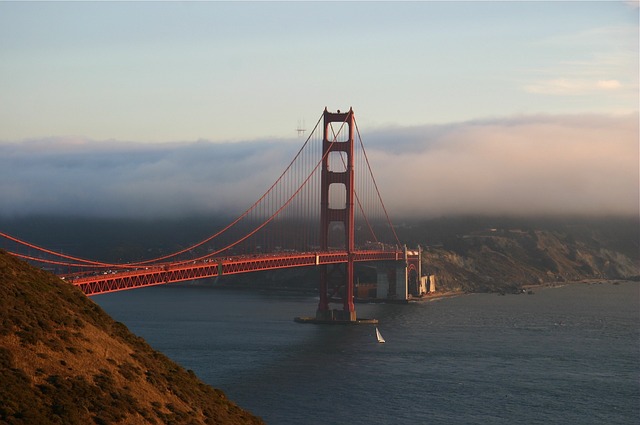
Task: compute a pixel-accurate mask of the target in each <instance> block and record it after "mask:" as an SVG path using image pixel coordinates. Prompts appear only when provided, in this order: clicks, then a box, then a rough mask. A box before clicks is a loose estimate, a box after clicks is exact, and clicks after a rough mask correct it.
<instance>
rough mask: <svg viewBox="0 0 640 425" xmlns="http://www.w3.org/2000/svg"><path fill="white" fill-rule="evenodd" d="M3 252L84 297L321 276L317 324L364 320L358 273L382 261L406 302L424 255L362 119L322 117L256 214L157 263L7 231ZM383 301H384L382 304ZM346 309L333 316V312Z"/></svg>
mask: <svg viewBox="0 0 640 425" xmlns="http://www.w3.org/2000/svg"><path fill="white" fill-rule="evenodd" d="M0 237H1V238H2V239H3V243H4V248H5V249H6V250H7V251H8V252H10V253H11V254H13V255H15V256H16V257H19V258H22V259H24V260H27V261H29V262H32V263H36V264H39V265H42V266H46V267H55V268H56V270H58V272H57V273H58V274H59V275H60V276H61V277H62V278H64V279H66V280H67V281H69V282H72V283H73V284H74V285H76V286H78V287H79V288H80V289H81V290H82V291H83V292H84V293H85V294H87V295H94V294H102V293H107V292H114V291H121V290H126V289H133V288H140V287H145V286H152V285H162V284H168V283H172V282H180V281H188V280H195V279H205V278H212V277H216V276H223V275H230V274H239V273H247V272H254V271H261V270H274V269H283V268H291V267H308V266H312V267H318V268H319V271H320V282H319V296H320V301H319V304H318V309H317V312H316V318H317V319H318V320H323V321H324V320H337V321H356V320H357V319H356V312H355V307H354V304H353V300H354V264H355V263H357V262H375V263H376V269H377V270H378V278H377V280H378V282H377V283H378V294H379V295H378V296H382V297H389V298H403V297H404V298H406V296H407V287H408V284H407V280H408V279H416V278H419V276H420V258H419V256H420V255H419V251H418V252H415V251H407V250H406V248H402V247H401V243H400V241H399V240H398V237H397V235H396V233H395V231H394V228H393V225H392V224H391V221H390V219H389V216H388V214H387V210H386V208H385V206H384V203H383V202H382V197H381V195H380V192H379V190H378V186H377V184H376V181H375V178H374V175H373V172H372V171H371V167H370V164H369V159H368V158H367V155H366V152H365V150H364V145H363V143H362V138H361V135H360V131H359V129H358V126H357V124H356V121H355V116H354V113H353V110H352V109H350V110H349V111H348V112H340V111H339V110H338V111H337V112H335V113H332V112H329V111H327V109H326V108H325V110H324V112H323V114H322V115H321V116H320V118H319V119H318V121H317V123H316V124H315V127H314V129H313V130H312V131H311V132H310V134H309V136H308V137H307V139H306V141H305V143H304V144H303V146H302V147H301V148H300V150H299V151H298V153H297V154H296V155H295V157H294V158H293V160H292V161H291V163H290V164H289V165H288V166H287V167H286V169H285V170H284V171H283V172H282V174H281V175H280V176H279V177H278V179H277V180H276V181H275V182H274V183H273V184H272V185H271V186H270V187H269V188H268V189H267V190H266V192H265V193H264V195H262V197H260V199H258V200H257V201H256V202H255V203H254V204H253V205H251V206H250V207H249V208H248V209H247V210H246V211H244V212H243V213H242V214H241V215H240V216H238V217H237V218H236V219H235V220H233V221H231V222H230V223H229V224H228V225H227V226H225V227H223V228H221V229H218V230H217V231H216V232H215V233H213V234H212V235H210V236H208V237H206V238H205V239H203V240H201V241H199V242H197V243H193V244H192V245H190V246H188V247H186V248H184V249H180V250H177V251H176V252H173V253H171V254H167V255H163V256H160V257H157V258H150V259H144V260H140V261H135V262H127V263H113V262H104V261H99V260H94V259H86V258H81V257H78V256H73V255H68V254H63V253H59V252H56V251H54V250H52V249H47V248H45V247H42V246H38V245H35V244H33V243H29V242H27V241H24V240H21V239H19V238H17V237H14V236H11V235H8V234H6V233H2V232H0ZM380 294H382V295H380ZM333 303H338V304H341V306H342V309H332V308H331V307H330V304H333Z"/></svg>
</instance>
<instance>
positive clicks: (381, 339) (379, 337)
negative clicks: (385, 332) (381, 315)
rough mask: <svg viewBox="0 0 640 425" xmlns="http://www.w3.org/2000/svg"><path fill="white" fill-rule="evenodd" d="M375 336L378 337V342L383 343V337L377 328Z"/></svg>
mask: <svg viewBox="0 0 640 425" xmlns="http://www.w3.org/2000/svg"><path fill="white" fill-rule="evenodd" d="M376 338H378V342H379V343H380V344H384V338H383V337H382V335H380V331H379V330H378V328H376Z"/></svg>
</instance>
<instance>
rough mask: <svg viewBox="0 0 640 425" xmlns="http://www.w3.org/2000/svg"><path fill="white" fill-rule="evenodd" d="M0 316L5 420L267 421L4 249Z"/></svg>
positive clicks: (0, 418) (0, 414)
mask: <svg viewBox="0 0 640 425" xmlns="http://www.w3.org/2000/svg"><path fill="white" fill-rule="evenodd" d="M0 319H1V321H0V423H8V424H65V425H67V424H83V425H84V424H92V423H93V424H115V423H122V424H124V423H126V424H167V423H171V424H261V423H263V421H262V420H260V419H259V418H257V417H255V416H253V415H251V414H250V413H248V412H246V411H244V410H242V409H241V408H240V407H238V406H236V405H235V404H233V403H232V402H231V401H229V400H228V399H227V398H226V396H225V395H224V393H222V391H220V390H216V389H213V388H211V387H209V386H207V385H205V384H204V383H202V382H201V381H200V380H198V378H197V377H196V376H195V375H194V373H193V372H192V371H187V370H184V369H183V368H181V367H180V366H179V365H177V364H176V363H174V362H172V361H171V360H170V359H168V358H167V357H166V356H164V355H163V354H161V353H159V352H157V351H154V350H153V349H152V348H151V347H150V346H149V345H148V344H147V343H146V342H145V341H144V340H142V339H141V338H138V337H136V336H135V335H133V334H132V333H131V332H129V331H128V330H127V328H126V327H125V326H124V325H122V324H121V323H117V322H115V321H114V320H113V319H111V317H109V316H108V315H107V314H106V313H105V312H104V311H103V310H102V309H101V308H100V307H99V306H98V305H96V304H95V303H94V302H92V301H91V300H90V299H88V298H87V297H86V296H84V295H83V294H82V293H81V292H80V291H79V290H77V289H76V288H75V287H73V286H71V285H69V284H67V283H65V282H64V281H62V280H60V279H58V278H57V277H55V276H53V275H51V274H49V273H47V272H44V271H41V270H38V269H35V268H33V267H31V266H29V265H28V264H26V263H24V262H22V261H19V260H17V259H15V258H13V257H12V256H10V255H8V254H7V253H6V252H4V251H0Z"/></svg>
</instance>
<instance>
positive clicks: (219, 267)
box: [70, 251, 412, 295]
mask: <svg viewBox="0 0 640 425" xmlns="http://www.w3.org/2000/svg"><path fill="white" fill-rule="evenodd" d="M352 255H353V260H354V261H357V262H365V261H400V260H405V258H404V253H403V252H402V251H355V252H353V253H352ZM408 255H409V256H410V255H412V254H408ZM347 260H348V253H347V252H346V251H329V252H299V253H282V254H260V255H249V256H227V257H221V258H215V259H210V260H204V261H199V262H192V263H185V262H181V263H175V264H167V265H164V266H150V267H137V268H135V269H131V270H127V269H124V270H117V271H110V272H103V274H98V275H95V276H80V277H75V278H72V279H70V281H71V282H72V283H73V284H74V285H76V286H78V287H80V289H81V290H82V291H83V292H84V293H85V294H87V295H96V294H102V293H107V292H116V291H123V290H127V289H134V288H140V287H144V286H153V285H164V284H168V283H173V282H182V281H187V280H195V279H206V278H211V277H216V276H222V275H229V274H239V273H248V272H254V271H262V270H274V269H284V268H290V267H305V266H316V265H321V264H337V263H346V262H347Z"/></svg>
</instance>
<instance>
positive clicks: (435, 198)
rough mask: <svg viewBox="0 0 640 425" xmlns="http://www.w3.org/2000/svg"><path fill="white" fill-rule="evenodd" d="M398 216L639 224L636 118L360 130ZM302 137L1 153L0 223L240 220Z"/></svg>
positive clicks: (55, 142)
mask: <svg viewBox="0 0 640 425" xmlns="http://www.w3.org/2000/svg"><path fill="white" fill-rule="evenodd" d="M360 131H361V134H362V137H363V141H364V144H365V147H366V149H367V154H368V157H369V161H370V163H371V165H372V168H373V171H374V174H375V176H376V180H377V182H378V186H379V188H380V191H381V193H382V196H383V199H384V200H385V204H386V205H387V209H388V210H389V212H390V214H391V215H392V217H405V216H421V217H426V216H439V215H446V214H467V213H483V214H626V215H629V214H637V213H638V193H639V192H638V186H639V180H638V115H637V113H635V114H631V115H623V116H606V115H595V114H594V115H567V116H553V115H549V116H544V115H539V116H518V117H506V118H496V119H491V120H480V121H469V122H461V123H451V124H448V125H426V126H419V127H397V128H391V127H390V128H385V129H373V130H371V131H370V132H367V129H364V128H361V129H360ZM300 145H301V139H292V140H275V141H266V140H258V141H247V142H235V143H211V142H207V141H198V142H182V143H178V142H176V143H163V144H148V143H147V144H145V143H129V142H122V141H93V140H89V139H83V138H75V139H67V138H50V139H41V140H29V141H22V142H12V143H1V144H0V199H2V202H0V216H13V215H28V214H59V215H60V214H64V215H88V216H101V217H132V216H133V217H159V216H164V217H176V216H184V215H190V214H211V215H220V214H225V215H234V214H238V213H239V212H242V211H243V210H244V209H246V208H247V207H248V206H249V205H250V204H251V203H253V202H254V201H255V200H257V199H258V198H259V197H260V196H261V195H262V194H263V193H264V191H265V190H266V189H268V187H269V186H270V185H271V184H272V183H273V182H274V181H275V179H276V178H277V177H278V176H279V175H280V173H281V172H282V171H283V169H284V168H285V167H286V166H287V165H288V164H289V161H290V160H291V159H292V158H293V156H294V155H295V153H296V152H297V150H298V149H299V148H300Z"/></svg>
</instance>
